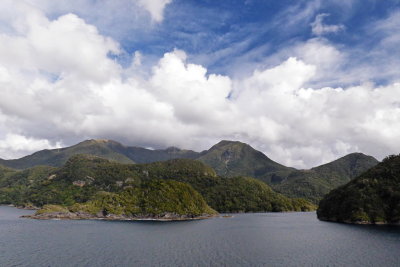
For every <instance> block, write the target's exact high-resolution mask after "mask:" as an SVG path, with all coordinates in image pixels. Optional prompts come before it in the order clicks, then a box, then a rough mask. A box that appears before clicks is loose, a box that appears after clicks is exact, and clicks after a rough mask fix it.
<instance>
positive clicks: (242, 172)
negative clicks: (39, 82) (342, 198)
mask: <svg viewBox="0 0 400 267" xmlns="http://www.w3.org/2000/svg"><path fill="white" fill-rule="evenodd" d="M79 154H90V155H94V156H98V157H101V158H103V159H109V160H111V161H113V162H104V161H101V159H98V160H94V159H91V160H89V161H88V160H86V159H84V158H79V157H78V158H76V157H74V156H76V155H79ZM177 158H186V159H187V160H186V161H185V160H183V159H179V160H178V159H177ZM70 159H72V161H71V160H70ZM174 159H176V160H178V161H174ZM192 159H196V161H198V164H197V165H196V164H195V163H194V161H193V160H192ZM96 161H97V163H96ZM157 161H166V162H167V163H157ZM117 162H118V163H124V164H126V165H124V166H122V165H120V164H117ZM133 162H136V163H143V164H145V163H147V164H148V165H146V164H145V165H143V164H139V165H136V167H132V165H129V164H131V163H133ZM0 163H1V164H4V165H6V166H8V167H11V168H15V169H27V168H31V167H33V166H38V165H48V166H55V167H61V170H59V171H57V173H56V175H57V177H62V179H56V182H51V183H49V182H47V183H46V182H43V183H41V184H38V183H36V182H37V181H36V180H35V179H33V180H35V181H36V182H34V183H33V184H29V186H30V187H31V188H32V187H34V186H35V185H36V186H37V187H36V190H35V192H37V194H34V196H33V195H32V194H31V199H30V201H33V202H34V203H36V204H37V205H44V204H47V203H69V204H70V203H74V202H76V201H86V200H88V198H89V197H90V196H92V195H93V194H94V193H95V192H97V191H98V190H103V189H104V190H106V191H110V192H117V191H118V190H120V185H121V183H122V184H123V186H127V185H126V184H125V182H124V181H125V180H127V179H128V180H129V181H130V184H137V183H139V182H140V181H141V180H143V179H147V178H161V179H175V180H179V181H182V182H187V183H190V184H193V186H195V189H196V190H199V191H201V190H202V188H201V184H202V182H201V181H200V182H199V181H197V180H196V179H194V178H201V177H206V178H207V177H216V176H217V175H218V176H222V177H229V178H232V177H238V176H243V177H253V178H256V179H258V180H260V181H262V182H264V183H266V184H268V185H269V186H271V187H272V188H273V189H274V190H275V191H277V192H279V193H281V194H283V195H285V196H287V197H290V198H304V199H307V200H309V201H311V202H313V203H314V204H317V203H318V201H319V200H321V198H322V197H323V196H324V195H326V194H327V193H328V192H329V191H330V190H332V189H334V188H336V187H338V186H340V185H343V184H345V183H347V182H349V181H350V180H351V179H353V178H354V177H356V176H357V175H359V174H361V173H362V172H364V171H366V170H368V169H369V168H371V167H373V166H375V165H376V164H377V163H378V161H377V160H376V159H374V158H373V157H370V156H366V155H363V154H361V153H353V154H350V155H347V156H345V157H343V158H340V159H338V160H336V161H333V162H331V163H328V164H324V165H321V166H319V167H316V168H313V169H310V170H296V169H294V168H288V167H285V166H283V165H281V164H278V163H276V162H274V161H272V160H271V159H269V158H268V157H267V156H265V155H264V154H263V153H261V152H260V151H257V150H255V149H253V148H252V147H251V146H249V145H247V144H244V143H241V142H233V141H221V142H219V143H218V144H216V145H214V146H213V147H211V148H210V149H209V150H207V151H203V152H201V153H197V152H194V151H191V150H181V149H178V148H174V147H170V148H167V149H165V150H150V149H145V148H140V147H125V146H123V145H121V144H120V143H118V142H115V141H111V140H87V141H84V142H81V143H79V144H77V145H75V146H71V147H67V148H61V149H53V150H43V151H39V152H36V153H34V154H32V155H30V156H26V157H24V158H21V159H17V160H0ZM202 163H205V164H207V165H208V166H210V167H211V168H210V167H207V168H205V166H204V164H202ZM64 164H66V165H65V166H64ZM168 165H170V166H169V167H168ZM175 165H179V167H178V168H175ZM3 169H4V170H3V171H2V169H1V168H0V183H1V181H2V179H3V180H4V178H2V176H1V173H2V172H4V175H3V176H4V177H6V176H9V175H11V174H12V173H13V172H15V170H10V169H8V170H7V171H6V169H7V168H6V167H3ZM185 169H186V171H185ZM214 170H215V171H214ZM203 171H204V173H201V172H203ZM93 177H96V179H92V178H93ZM188 179H189V180H190V181H189V180H188ZM16 180H18V181H19V179H18V178H17V179H16ZM31 180H32V179H31ZM216 180H218V179H216ZM74 181H75V182H76V184H79V183H80V184H81V185H83V184H91V185H92V186H89V187H88V186H85V187H83V188H76V186H72V185H71V183H72V182H74ZM22 184H23V185H21V186H22V187H21V188H19V189H18V190H17V191H21V190H22V191H24V190H25V191H26V189H27V187H26V181H23V182H22ZM196 186H198V187H196ZM6 187H7V188H5V189H4V188H3V187H0V191H3V194H2V196H0V197H3V199H2V201H3V202H4V201H6V199H9V201H11V200H12V199H14V200H13V201H14V202H15V201H16V200H15V199H16V198H17V197H20V196H17V195H16V194H15V190H14V189H16V187H15V186H14V187H13V188H12V189H10V188H11V187H12V186H10V185H6ZM44 187H46V190H44V189H43V188H44ZM62 187H63V188H64V190H66V191H68V192H67V194H65V195H64V196H63V197H61V196H60V195H61V193H59V192H58V188H62ZM43 190H44V191H43ZM49 192H51V193H49ZM28 194H29V193H28ZM6 195H7V196H6ZM21 202H23V198H22V199H21V200H19V201H18V203H21Z"/></svg>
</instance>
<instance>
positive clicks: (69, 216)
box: [21, 212, 219, 222]
mask: <svg viewBox="0 0 400 267" xmlns="http://www.w3.org/2000/svg"><path fill="white" fill-rule="evenodd" d="M215 217H219V214H202V215H199V216H192V215H178V214H174V213H164V214H161V215H151V214H146V215H137V216H126V215H115V214H108V215H100V214H90V213H82V212H78V213H74V212H68V213H64V212H51V213H43V214H32V215H22V216H21V218H27V219H36V220H104V221H160V222H168V221H194V220H205V219H210V218H215Z"/></svg>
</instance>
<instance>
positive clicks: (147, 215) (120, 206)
mask: <svg viewBox="0 0 400 267" xmlns="http://www.w3.org/2000/svg"><path fill="white" fill-rule="evenodd" d="M217 214H218V213H217V212H216V211H215V210H213V209H212V208H210V207H209V206H208V205H207V203H206V202H205V200H204V199H203V197H202V196H201V195H200V194H199V193H198V192H196V191H195V190H194V189H193V188H192V187H191V186H190V185H187V184H184V183H181V182H176V181H165V180H152V181H149V182H146V183H143V184H141V186H140V187H136V188H128V189H126V190H124V191H122V192H120V193H111V192H98V193H97V194H96V195H95V196H94V198H93V199H92V200H90V201H87V202H85V203H75V204H74V205H72V206H68V207H65V206H61V205H45V206H43V208H41V209H39V210H38V211H36V213H35V214H33V215H26V216H23V217H24V218H32V219H71V220H82V219H91V220H94V219H97V220H157V221H178V220H180V221H181V220H198V219H206V218H211V217H214V216H216V215H217Z"/></svg>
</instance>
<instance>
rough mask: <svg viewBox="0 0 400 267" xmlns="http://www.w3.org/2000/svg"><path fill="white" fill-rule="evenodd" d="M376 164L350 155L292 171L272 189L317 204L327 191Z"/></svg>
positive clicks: (364, 157) (367, 159)
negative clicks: (309, 167)
mask: <svg viewBox="0 0 400 267" xmlns="http://www.w3.org/2000/svg"><path fill="white" fill-rule="evenodd" d="M378 163H379V162H378V161H377V160H376V159H375V158H374V157H371V156H367V155H364V154H362V153H352V154H349V155H346V156H344V157H342V158H339V159H337V160H335V161H332V162H330V163H327V164H324V165H321V166H318V167H315V168H312V169H310V170H297V171H294V172H292V173H290V174H289V175H288V176H287V177H286V178H285V179H283V180H282V182H281V183H279V184H276V185H273V188H274V189H275V190H276V191H278V192H280V193H282V194H284V195H286V196H290V197H300V198H306V199H308V200H310V201H312V202H314V203H318V201H319V200H320V199H321V198H322V197H323V196H324V195H326V194H327V193H328V192H329V191H331V190H332V189H334V188H336V187H338V186H340V185H343V184H345V183H347V182H349V181H350V180H351V179H353V178H354V177H356V176H358V175H360V174H361V173H363V172H365V171H366V170H368V169H370V168H372V167H374V166H375V165H377V164H378Z"/></svg>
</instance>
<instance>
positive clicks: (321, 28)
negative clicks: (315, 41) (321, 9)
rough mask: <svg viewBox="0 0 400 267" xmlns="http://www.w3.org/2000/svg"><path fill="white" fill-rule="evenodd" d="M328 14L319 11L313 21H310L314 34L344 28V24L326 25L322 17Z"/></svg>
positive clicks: (337, 30)
mask: <svg viewBox="0 0 400 267" xmlns="http://www.w3.org/2000/svg"><path fill="white" fill-rule="evenodd" d="M328 16H329V14H327V13H321V14H318V15H317V16H316V17H315V20H314V22H312V23H311V29H312V33H313V34H315V35H318V36H319V35H324V34H327V33H337V32H339V31H342V30H344V29H345V27H344V25H342V24H339V25H326V24H324V23H323V20H324V18H326V17H328Z"/></svg>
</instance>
